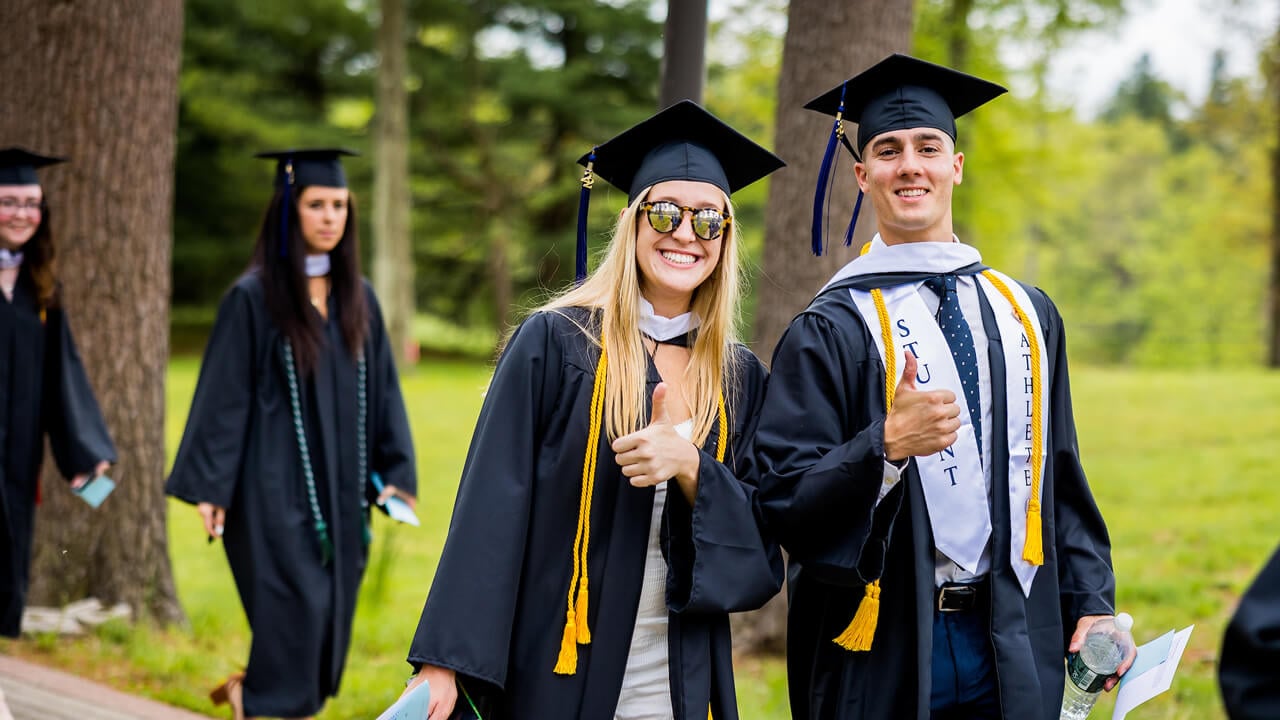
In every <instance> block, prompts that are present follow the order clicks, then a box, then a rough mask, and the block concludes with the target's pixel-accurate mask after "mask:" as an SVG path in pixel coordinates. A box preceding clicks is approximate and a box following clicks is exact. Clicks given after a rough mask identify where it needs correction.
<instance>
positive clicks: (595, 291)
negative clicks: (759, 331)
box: [535, 187, 743, 445]
mask: <svg viewBox="0 0 1280 720" xmlns="http://www.w3.org/2000/svg"><path fill="white" fill-rule="evenodd" d="M651 189H652V187H648V188H645V189H644V191H643V192H641V193H640V194H639V195H638V196H637V197H636V199H635V201H634V202H632V203H631V204H630V205H628V206H627V208H626V210H624V211H623V212H622V215H621V216H620V217H619V218H618V223H617V225H616V226H614V230H613V239H612V240H610V241H609V245H608V247H607V248H606V249H605V253H604V258H603V260H602V261H601V262H600V265H599V267H598V268H596V271H595V272H594V273H592V274H591V275H589V276H588V277H587V279H586V280H585V281H583V283H582V284H581V285H578V286H576V287H573V288H570V289H569V290H566V291H565V292H563V293H561V294H560V295H557V296H556V297H553V298H552V299H551V300H549V301H548V302H547V303H546V304H544V305H543V306H542V307H540V308H538V309H537V310H536V311H535V312H538V311H551V312H558V311H561V310H564V309H567V308H572V307H580V308H587V309H589V310H594V311H599V312H598V313H595V312H593V313H592V318H593V319H592V323H593V324H594V322H595V319H596V318H598V319H599V327H582V332H583V334H584V335H586V336H587V337H588V338H589V339H590V340H591V341H592V342H593V343H595V344H596V345H600V342H601V339H602V338H603V340H604V342H605V344H606V345H607V347H608V352H609V372H608V374H607V375H606V378H605V421H606V422H605V427H606V429H607V432H608V434H609V437H610V438H611V439H613V438H618V437H620V436H622V435H626V434H629V433H632V432H635V431H637V430H639V429H641V428H643V427H645V426H646V425H648V424H649V419H648V418H647V417H645V407H646V404H647V401H648V398H647V397H645V391H646V386H645V383H646V380H647V368H648V361H647V356H646V353H645V349H644V344H643V341H642V339H641V335H640V326H639V318H640V272H639V269H638V267H637V265H636V238H637V231H636V222H637V219H638V217H639V214H638V213H639V206H640V203H642V202H644V199H645V198H646V197H648V195H649V191H650V190H651ZM724 202H725V212H726V213H727V214H728V215H730V216H732V215H733V204H732V202H731V201H730V199H729V197H728V196H727V195H726V196H725V198H724ZM737 228H738V223H737V218H734V220H733V221H732V222H730V223H729V224H728V225H727V226H726V227H725V230H724V237H723V240H722V242H721V244H720V261H719V262H718V263H716V267H715V269H714V270H712V272H711V275H710V276H709V277H708V278H707V279H706V280H704V281H703V282H702V284H701V285H699V286H698V287H697V289H695V290H694V291H693V300H692V302H691V307H690V310H691V311H692V312H694V313H697V315H698V317H699V318H701V319H702V324H701V325H700V326H699V328H698V331H697V333H696V336H697V339H696V340H695V341H694V343H693V345H692V347H690V349H689V354H690V357H689V365H688V367H687V368H686V370H685V376H684V395H685V399H686V400H687V401H688V403H689V406H690V409H691V410H692V414H693V441H694V442H695V443H696V444H698V445H702V444H704V443H705V442H706V438H707V436H708V435H709V434H710V432H711V430H712V428H713V427H714V425H715V422H716V418H717V416H718V414H719V413H718V409H717V401H718V397H719V394H720V392H721V391H722V389H723V390H726V392H725V395H726V398H725V399H726V403H727V402H728V401H729V395H730V394H731V393H729V392H727V389H729V388H732V387H734V386H735V385H736V384H737V374H738V368H737V353H735V352H733V351H732V345H733V343H736V342H738V331H737V324H738V298H739V297H740V296H741V294H742V287H743V279H742V274H741V265H740V260H739V255H738V243H737V242H736V238H737ZM561 314H562V315H563V314H564V313H561ZM730 411H731V409H730Z"/></svg>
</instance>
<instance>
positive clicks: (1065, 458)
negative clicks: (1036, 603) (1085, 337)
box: [1028, 289, 1116, 639]
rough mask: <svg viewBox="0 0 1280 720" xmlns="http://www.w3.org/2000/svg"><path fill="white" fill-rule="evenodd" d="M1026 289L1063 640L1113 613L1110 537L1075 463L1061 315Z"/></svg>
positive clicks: (1077, 453)
mask: <svg viewBox="0 0 1280 720" xmlns="http://www.w3.org/2000/svg"><path fill="white" fill-rule="evenodd" d="M1028 294H1029V295H1030V297H1032V298H1042V299H1043V304H1041V303H1036V310H1037V312H1038V313H1039V314H1040V317H1041V318H1042V320H1041V324H1042V327H1043V328H1044V330H1045V344H1046V345H1047V347H1046V352H1047V354H1048V357H1049V367H1050V368H1051V375H1052V377H1051V378H1050V388H1049V408H1050V412H1051V413H1052V414H1051V415H1050V417H1049V434H1050V448H1049V456H1048V458H1047V460H1046V462H1047V463H1051V464H1052V468H1053V483H1054V487H1053V502H1054V508H1053V512H1054V522H1055V526H1054V533H1055V535H1054V538H1053V542H1054V544H1055V546H1056V548H1057V556H1058V588H1059V594H1060V595H1059V596H1060V599H1061V603H1062V618H1063V632H1064V633H1065V634H1066V636H1067V639H1069V638H1070V636H1071V634H1072V633H1073V632H1075V624H1076V621H1077V620H1079V619H1080V618H1081V617H1084V616H1085V615H1111V614H1114V613H1115V594H1116V581H1115V573H1114V571H1113V570H1112V567H1111V540H1110V537H1109V536H1108V534H1107V526H1106V523H1105V522H1104V521H1103V519H1102V513H1101V512H1100V511H1099V510H1098V505H1097V503H1096V502H1095V501H1094V499H1093V493H1092V491H1091V490H1090V489H1089V482H1088V480H1087V479H1086V478H1085V474H1084V468H1083V467H1082V465H1081V463H1080V446H1079V443H1078V441H1077V439H1076V423H1075V416H1074V413H1073V412H1072V408H1071V381H1070V377H1069V374H1068V371H1067V343H1066V337H1065V335H1064V330H1063V323H1062V316H1061V315H1059V314H1058V309H1057V308H1056V307H1054V305H1053V303H1052V301H1050V300H1049V299H1048V298H1047V297H1046V296H1045V295H1044V293H1042V292H1040V291H1039V290H1036V289H1028Z"/></svg>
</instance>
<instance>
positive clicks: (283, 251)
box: [280, 158, 293, 258]
mask: <svg viewBox="0 0 1280 720" xmlns="http://www.w3.org/2000/svg"><path fill="white" fill-rule="evenodd" d="M292 188H293V158H289V159H288V160H286V161H285V165H284V188H283V189H282V190H281V193H280V257H282V258H284V257H289V212H290V211H292V210H293V207H292V205H293V201H292V198H291V197H290V195H291V194H292V193H290V192H289V191H290V190H291V189H292Z"/></svg>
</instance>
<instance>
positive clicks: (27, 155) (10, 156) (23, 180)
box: [0, 147, 66, 185]
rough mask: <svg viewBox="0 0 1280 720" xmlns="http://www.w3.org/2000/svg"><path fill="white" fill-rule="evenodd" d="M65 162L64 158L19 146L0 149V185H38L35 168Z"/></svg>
mask: <svg viewBox="0 0 1280 720" xmlns="http://www.w3.org/2000/svg"><path fill="white" fill-rule="evenodd" d="M60 162H66V158H60V157H49V156H48V155H40V154H39V153H33V152H31V151H30V150H24V149H22V148H20V147H9V148H4V149H2V150H0V185H39V184H40V180H39V179H37V178H36V168H42V167H45V166H46V165H56V164H58V163H60Z"/></svg>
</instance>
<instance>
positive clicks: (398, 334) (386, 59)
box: [373, 0, 417, 365]
mask: <svg viewBox="0 0 1280 720" xmlns="http://www.w3.org/2000/svg"><path fill="white" fill-rule="evenodd" d="M380 5H381V10H382V23H381V25H379V27H378V56H379V58H380V61H379V64H378V101H377V108H378V115H377V119H376V124H375V126H374V133H375V138H374V146H375V150H374V169H373V173H374V174H373V252H374V257H373V282H374V287H375V288H376V289H377V292H378V299H379V300H380V302H381V303H382V312H383V316H384V318H385V321H386V324H387V333H388V335H389V336H390V338H391V347H393V348H395V351H396V354H397V356H398V357H399V359H400V361H401V363H402V365H404V364H412V363H414V362H416V361H417V352H416V350H417V347H416V345H414V344H413V340H412V332H413V330H412V328H413V313H414V289H413V245H412V242H411V238H410V231H409V205H410V196H409V99H408V94H407V92H406V91H405V74H406V59H405V55H406V49H405V36H404V32H405V22H406V21H405V6H404V0H381V3H380Z"/></svg>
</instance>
